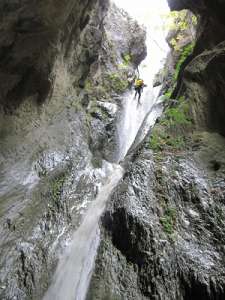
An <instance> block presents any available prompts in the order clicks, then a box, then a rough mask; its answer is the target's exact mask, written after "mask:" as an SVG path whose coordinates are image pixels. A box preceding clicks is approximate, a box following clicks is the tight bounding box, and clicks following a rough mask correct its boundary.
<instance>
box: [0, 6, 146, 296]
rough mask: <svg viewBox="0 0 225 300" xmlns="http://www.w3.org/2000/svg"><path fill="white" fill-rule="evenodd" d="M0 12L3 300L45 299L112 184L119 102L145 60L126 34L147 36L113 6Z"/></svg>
mask: <svg viewBox="0 0 225 300" xmlns="http://www.w3.org/2000/svg"><path fill="white" fill-rule="evenodd" d="M0 8H1V9H0V11H1V13H0V18H1V20H2V22H1V29H0V31H1V33H2V34H1V38H0V73H1V74H0V77H1V78H4V80H1V83H0V86H1V88H0V90H1V96H0V98H1V100H0V106H1V110H0V111H1V121H0V138H1V139H0V145H1V146H0V147H1V152H0V165H1V171H0V172H1V182H0V201H1V204H0V224H1V228H2V230H1V233H0V247H1V258H0V298H1V299H18V300H19V299H42V297H43V294H44V292H45V291H46V289H47V287H48V286H49V283H50V281H51V278H52V275H53V271H54V269H55V267H56V263H57V259H58V257H59V256H60V254H61V253H62V251H63V249H64V248H65V246H66V245H67V244H68V243H70V239H71V234H72V232H74V230H75V229H76V228H77V227H78V226H79V224H80V222H81V220H82V218H83V215H84V213H85V211H86V209H87V207H88V205H89V204H90V202H91V201H92V200H94V199H95V197H96V195H97V194H98V190H99V187H100V186H101V184H102V181H103V178H104V176H106V175H105V174H104V172H103V171H102V170H101V166H102V164H103V160H104V159H106V158H110V157H112V153H113V151H114V150H115V147H116V141H115V123H116V120H117V117H118V115H119V112H120V104H121V95H122V93H123V92H124V91H125V90H126V89H127V88H128V86H129V80H128V79H129V78H130V77H129V76H131V78H132V76H133V75H132V74H133V73H134V69H135V68H136V66H137V63H139V61H141V60H142V58H143V57H144V56H145V55H146V48H145V46H143V48H142V50H141V51H139V52H138V51H136V50H135V49H134V48H135V47H136V46H137V44H135V43H133V44H132V41H134V40H136V36H135V35H134V36H133V34H129V36H127V26H128V24H129V23H130V24H131V23H132V24H133V25H132V26H133V27H135V30H136V31H135V33H134V34H138V36H139V39H140V40H141V41H142V44H143V45H144V41H145V32H144V30H143V29H142V28H140V27H139V26H138V25H137V23H136V22H134V21H133V20H131V19H130V18H129V17H128V15H127V14H124V13H122V12H121V11H120V10H119V9H117V8H116V7H115V6H109V3H108V1H82V2H79V1H75V2H74V1H63V2H60V3H59V1H45V3H44V2H40V3H36V2H35V3H34V2H29V3H28V2H27V1H20V3H19V2H18V3H16V2H15V4H12V3H11V4H9V3H8V2H7V1H3V2H1V4H0ZM110 14H113V20H114V22H115V21H116V20H117V21H118V22H120V23H121V31H120V33H122V32H123V30H124V36H125V37H126V36H127V39H126V38H124V39H123V45H121V44H120V40H118V41H117V40H116V39H115V41H111V40H113V35H114V34H115V35H116V32H113V30H115V28H111V27H110V25H109V22H110ZM110 37H111V38H110ZM140 40H139V41H140ZM110 45H111V46H110ZM112 45H113V47H112ZM128 51H131V52H132V59H131V56H127V58H129V59H127V60H124V57H123V55H128V54H129V52H128ZM135 51H136V52H135ZM129 55H130V54H129ZM112 57H114V60H112ZM120 64H123V67H119V66H120ZM117 73H118V74H119V75H118V76H115V74H117Z"/></svg>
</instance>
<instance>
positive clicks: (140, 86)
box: [134, 78, 145, 104]
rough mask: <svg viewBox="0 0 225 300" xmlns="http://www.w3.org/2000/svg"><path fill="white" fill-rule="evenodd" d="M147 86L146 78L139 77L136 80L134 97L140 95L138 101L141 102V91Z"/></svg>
mask: <svg viewBox="0 0 225 300" xmlns="http://www.w3.org/2000/svg"><path fill="white" fill-rule="evenodd" d="M144 87H145V84H144V80H143V79H140V78H137V79H136V80H135V84H134V89H135V96H134V98H135V99H136V96H137V95H138V103H139V104H141V103H140V99H141V93H142V92H143V88H144Z"/></svg>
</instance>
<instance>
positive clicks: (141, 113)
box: [43, 0, 166, 300]
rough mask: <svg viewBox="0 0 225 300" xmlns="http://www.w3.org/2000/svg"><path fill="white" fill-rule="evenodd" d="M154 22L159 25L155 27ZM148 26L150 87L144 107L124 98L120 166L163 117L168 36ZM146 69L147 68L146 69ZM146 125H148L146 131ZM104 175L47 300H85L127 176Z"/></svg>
mask: <svg viewBox="0 0 225 300" xmlns="http://www.w3.org/2000/svg"><path fill="white" fill-rule="evenodd" d="M118 1H119V3H117V4H119V6H121V5H122V4H124V8H126V4H128V5H129V3H131V2H132V1H131V0H129V3H128V1H127V0H116V1H115V2H118ZM142 1H144V2H145V1H146V0H139V2H142ZM149 2H150V3H149ZM151 2H152V0H148V4H147V3H146V4H145V5H147V6H150V5H151ZM158 2H161V3H164V5H165V4H166V0H158ZM139 4H140V3H139ZM137 5H138V4H137ZM152 5H154V4H152ZM154 17H155V16H154ZM155 20H157V22H156V21H154V20H153V21H151V22H150V21H149V22H150V23H151V25H152V26H153V25H154V26H156V25H157V24H158V21H159V20H158V19H155ZM154 22H155V24H153V23H154ZM156 23H157V24H156ZM146 25H147V29H148V32H151V38H149V36H148V48H149V55H148V57H147V58H146V60H145V61H144V62H143V64H142V68H141V76H142V78H143V79H144V80H145V83H147V85H148V87H147V88H145V90H144V93H143V95H142V97H141V105H138V103H137V100H135V99H134V92H133V91H132V92H129V93H127V95H126V96H125V97H124V101H123V109H122V112H121V117H120V120H119V122H118V126H117V131H118V140H119V141H118V144H119V149H118V153H117V154H116V161H117V162H120V161H122V160H123V159H124V157H125V156H126V154H127V152H128V150H129V149H130V147H131V146H132V144H133V142H134V140H135V139H136V137H137V135H138V139H136V140H137V141H138V142H139V141H141V140H142V139H143V138H144V136H145V134H144V133H147V130H148V129H149V126H152V125H153V124H154V122H155V119H156V118H157V116H158V115H160V113H161V108H160V106H159V105H158V104H157V93H158V89H155V90H153V88H152V81H153V77H154V75H155V74H156V73H157V71H158V70H159V69H160V66H161V64H162V63H161V59H162V58H164V57H165V56H166V50H165V51H164V50H162V49H161V51H159V49H158V48H157V50H156V43H155V40H156V41H157V43H161V42H162V40H163V39H164V36H162V35H160V34H158V33H157V34H156V36H155V37H154V41H153V40H152V32H153V31H154V30H153V27H151V28H149V24H146ZM152 30H153V31H152ZM162 48H163V46H162ZM164 48H165V47H164ZM156 52H158V53H157V59H156V56H154V55H151V54H154V53H155V54H156ZM144 65H147V67H146V68H145V67H144ZM143 122H145V128H144V127H143ZM146 128H147V130H146ZM140 131H141V132H140ZM102 172H103V174H104V176H103V183H102V186H101V188H100V190H99V193H98V196H97V197H96V199H95V200H94V201H93V202H92V203H91V204H90V207H89V208H88V210H87V212H86V214H85V217H84V219H83V221H82V223H81V225H80V227H79V228H78V229H77V230H76V232H75V233H74V235H73V237H72V241H71V244H70V245H69V246H68V249H67V251H66V253H65V254H64V256H63V257H62V258H61V260H60V262H59V264H58V267H57V270H56V272H55V275H54V277H53V281H52V284H51V286H50V288H49V289H48V291H47V293H46V295H45V296H44V298H43V300H85V297H86V293H87V290H88V286H89V283H90V278H91V274H92V270H93V268H94V263H95V256H96V253H97V248H98V246H99V241H100V236H99V224H98V222H99V219H100V216H101V215H102V213H103V211H104V209H105V205H106V202H107V200H108V198H109V196H110V194H111V192H112V191H113V189H114V188H115V187H116V186H117V184H118V182H119V181H120V179H121V178H122V176H123V169H122V168H121V167H120V166H119V164H111V163H109V162H104V164H103V168H102Z"/></svg>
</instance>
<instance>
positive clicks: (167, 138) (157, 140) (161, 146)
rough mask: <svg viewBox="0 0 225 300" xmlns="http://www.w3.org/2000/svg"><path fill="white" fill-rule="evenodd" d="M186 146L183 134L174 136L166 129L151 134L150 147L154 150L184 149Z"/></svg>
mask: <svg viewBox="0 0 225 300" xmlns="http://www.w3.org/2000/svg"><path fill="white" fill-rule="evenodd" d="M184 146H185V137H184V136H182V135H178V136H175V137H174V136H173V135H170V134H166V133H165V132H164V131H162V132H159V131H155V132H153V133H152V135H151V139H150V143H149V148H150V149H152V150H153V151H156V152H158V151H163V150H165V149H167V150H182V149H183V148H184Z"/></svg>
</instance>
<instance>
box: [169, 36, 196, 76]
mask: <svg viewBox="0 0 225 300" xmlns="http://www.w3.org/2000/svg"><path fill="white" fill-rule="evenodd" d="M194 45H195V44H194V43H193V42H192V43H190V44H188V45H187V46H185V47H184V49H183V51H182V53H181V55H180V58H179V60H178V62H177V64H176V68H175V74H174V81H176V80H177V78H178V75H179V73H180V69H181V66H182V65H183V63H184V61H185V60H186V58H187V57H188V56H189V55H190V54H191V53H192V51H193V49H194Z"/></svg>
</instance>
